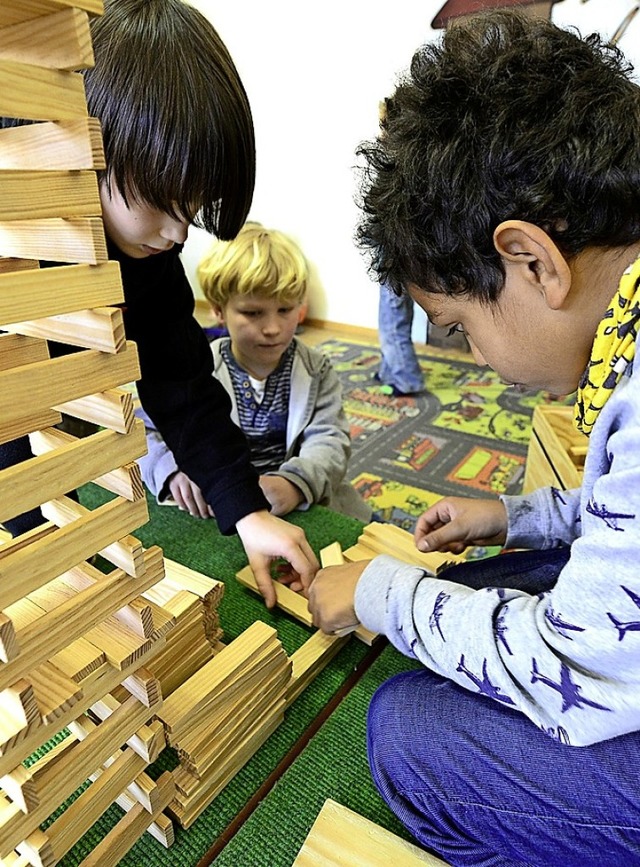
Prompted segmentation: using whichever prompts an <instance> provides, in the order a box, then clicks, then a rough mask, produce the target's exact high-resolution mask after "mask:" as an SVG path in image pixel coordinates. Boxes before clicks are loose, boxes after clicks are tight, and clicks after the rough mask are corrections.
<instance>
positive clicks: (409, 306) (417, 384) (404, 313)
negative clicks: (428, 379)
mask: <svg viewBox="0 0 640 867" xmlns="http://www.w3.org/2000/svg"><path fill="white" fill-rule="evenodd" d="M412 323H413V301H412V299H411V298H410V297H409V295H407V294H405V293H403V294H402V295H396V294H395V293H394V292H392V291H391V289H389V288H388V287H387V286H385V285H382V286H380V301H379V305H378V334H379V337H380V351H381V353H382V359H381V362H380V372H379V376H380V381H381V382H384V383H385V384H386V385H393V386H394V387H395V388H397V390H398V391H400V392H402V393H403V394H415V393H417V392H420V391H424V376H423V374H422V371H421V370H420V365H419V364H418V357H417V355H416V351H415V349H414V347H413V341H412V339H411V325H412Z"/></svg>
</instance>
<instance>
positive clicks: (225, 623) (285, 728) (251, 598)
mask: <svg viewBox="0 0 640 867" xmlns="http://www.w3.org/2000/svg"><path fill="white" fill-rule="evenodd" d="M111 496H112V495H111V494H108V493H107V492H106V491H104V490H103V489H102V488H98V487H97V486H95V485H86V486H85V487H83V488H82V489H81V490H80V500H81V502H82V503H83V505H85V506H87V507H88V508H96V507H97V506H98V505H100V504H102V503H103V502H106V501H107V500H108V499H110V498H111ZM148 502H149V516H150V520H149V523H147V524H145V525H144V526H142V527H140V528H138V529H137V530H135V531H134V532H133V535H134V536H135V537H136V538H137V539H140V541H141V542H142V543H143V544H144V545H145V546H146V547H149V546H151V545H160V547H161V548H162V549H163V550H164V553H165V556H167V557H169V558H170V559H173V560H177V561H178V562H180V563H183V564H184V565H186V566H189V567H190V568H192V569H195V570H197V571H199V572H202V573H203V574H205V575H210V576H211V577H212V578H216V579H218V580H220V581H223V582H224V583H225V594H224V598H223V601H222V604H221V606H220V609H219V612H220V622H221V626H222V628H223V629H224V636H223V641H225V643H228V642H230V641H232V640H233V639H234V638H236V637H237V636H238V635H239V634H240V633H241V632H243V631H244V630H245V629H246V628H247V627H248V626H250V625H251V623H253V622H254V621H255V620H262V621H264V622H265V623H268V624H270V625H272V626H273V627H274V628H275V629H277V631H278V636H279V638H280V640H281V642H282V644H283V646H284V648H285V650H286V652H287V654H288V655H291V654H292V653H293V652H294V651H295V650H297V648H298V647H300V646H301V645H302V644H303V643H304V642H305V641H306V640H307V639H308V638H309V636H310V635H311V634H312V631H313V630H311V629H309V628H307V627H305V626H304V625H302V624H301V623H298V622H297V621H295V620H293V619H292V618H291V617H289V616H288V615H287V614H284V613H283V612H281V611H278V610H275V611H269V610H268V609H267V608H266V607H265V606H264V604H263V602H262V600H261V598H260V597H258V596H256V595H254V594H253V593H251V592H250V591H248V590H246V589H245V588H243V587H242V586H241V585H240V584H239V582H238V581H237V580H236V578H235V574H236V572H237V571H238V570H240V569H241V568H242V567H243V566H245V565H246V555H245V553H244V549H243V548H242V545H241V543H240V540H239V539H238V538H237V536H231V537H225V536H222V535H221V534H220V533H219V532H218V530H217V527H216V524H215V521H211V520H207V521H203V520H199V519H196V518H192V517H191V516H189V515H188V514H186V513H183V512H180V510H179V509H177V508H175V507H169V506H158V505H156V503H155V501H154V500H153V499H151V498H148ZM291 523H294V524H296V525H298V526H300V527H303V529H304V530H305V533H306V535H307V538H308V540H309V543H310V544H311V546H312V547H313V549H314V550H315V551H316V553H317V552H318V551H319V550H320V548H323V547H324V546H325V545H329V544H330V543H331V542H334V541H335V540H339V541H340V542H341V544H342V546H343V548H347V547H349V546H350V545H352V544H354V543H355V541H356V539H357V537H358V536H359V535H360V533H361V531H362V526H363V525H362V524H361V523H360V522H359V521H356V520H355V519H353V518H349V517H346V516H344V515H340V514H337V513H335V512H332V511H330V510H329V509H325V508H323V507H321V506H314V507H312V508H311V509H309V511H308V512H297V513H295V514H294V515H293V516H291ZM370 650H371V649H370V648H368V647H367V646H366V645H364V644H362V643H361V642H359V641H357V640H355V639H352V640H351V641H350V642H349V643H348V644H347V645H346V646H345V647H344V648H343V649H342V650H341V651H340V652H339V653H338V654H337V656H336V657H334V659H333V660H332V661H331V662H330V663H329V665H328V666H327V667H326V668H325V669H324V670H323V671H322V672H321V673H320V674H319V675H318V677H317V678H316V679H315V680H314V681H313V682H312V683H311V684H310V685H309V687H307V689H306V690H305V691H304V692H303V693H302V694H301V695H300V697H299V698H298V699H297V700H296V702H294V704H293V705H292V706H291V708H289V709H288V710H287V712H286V714H285V719H284V722H283V724H282V725H280V726H279V727H278V728H277V729H276V731H275V732H274V733H273V734H272V735H271V737H270V738H269V739H268V741H266V743H265V744H264V745H263V746H262V747H261V748H260V749H259V750H258V752H257V753H256V754H255V755H254V756H253V757H252V758H251V759H250V760H249V762H248V763H247V764H246V765H245V766H244V768H243V769H242V770H241V771H240V772H239V773H238V774H237V775H236V776H235V777H234V779H233V780H232V781H231V782H230V783H229V784H228V785H227V786H226V788H225V789H224V790H223V791H222V792H221V793H220V794H219V795H218V797H217V798H216V799H215V800H214V801H213V802H212V804H210V805H209V807H207V809H206V810H205V811H204V812H203V813H202V814H201V815H200V817H199V818H198V819H197V820H196V821H195V822H194V824H193V825H192V826H191V827H190V828H189V829H188V830H187V831H185V830H183V829H182V828H180V826H179V825H178V824H177V823H174V824H175V826H176V842H175V844H174V845H173V846H172V847H171V848H170V849H165V848H164V847H163V846H161V845H160V843H158V842H157V841H156V840H154V839H153V838H152V837H151V836H150V835H149V834H145V835H144V836H143V837H142V838H141V839H140V840H139V841H138V842H137V843H136V845H135V846H134V847H133V848H132V849H131V850H130V852H129V853H128V854H127V855H126V856H125V857H124V858H123V859H122V860H121V862H120V863H121V864H122V865H123V867H142V865H144V867H174V865H175V867H189V865H195V864H197V862H198V861H199V859H200V858H202V856H203V855H204V854H205V853H206V851H207V849H208V848H209V847H210V846H211V844H212V843H213V841H214V840H215V839H216V838H217V837H218V836H219V835H220V834H221V833H222V832H223V831H224V830H225V828H226V827H227V826H228V825H229V824H230V823H231V822H233V820H234V819H235V817H236V816H237V814H238V813H239V812H240V811H241V810H242V808H243V807H244V806H245V804H246V803H247V801H249V800H250V798H251V797H252V795H253V794H254V793H255V792H256V791H257V790H258V789H259V788H260V786H261V785H262V783H263V782H264V781H265V780H266V779H267V778H268V776H269V775H270V774H271V772H272V771H273V770H274V769H275V768H276V767H277V765H278V764H279V762H280V761H281V760H282V759H283V758H284V757H285V756H286V755H287V753H288V752H289V751H290V750H291V749H292V748H293V747H294V746H295V744H296V742H297V741H298V740H299V739H300V738H301V737H302V736H303V735H304V733H305V731H306V730H307V729H308V727H309V726H310V725H311V724H312V723H313V721H314V720H315V719H316V717H317V716H318V715H319V714H320V713H321V712H322V711H323V709H324V708H325V707H326V705H327V704H328V702H329V701H330V700H331V698H332V696H333V695H334V694H335V693H336V692H337V691H338V690H339V689H340V687H341V686H342V685H343V684H344V682H345V681H346V680H347V678H348V677H349V676H350V675H351V674H352V672H353V671H354V669H355V668H356V666H358V664H359V663H360V662H361V660H363V658H364V657H365V655H366V654H367V653H368V652H370ZM176 764H177V759H176V756H175V753H174V752H173V751H172V750H170V749H167V750H165V751H164V752H163V754H162V755H161V756H160V758H159V759H158V761H157V762H156V763H155V764H154V765H153V766H152V768H151V769H150V770H149V773H150V775H151V776H153V777H157V776H159V774H160V773H161V772H162V771H163V770H165V769H171V768H173V767H175V765H176ZM122 815H123V813H122V811H121V810H120V808H119V807H117V806H112V807H111V808H110V809H109V810H108V811H107V812H106V813H105V814H104V815H103V816H102V818H101V819H100V820H99V821H98V822H97V823H96V825H94V826H93V828H92V829H91V831H90V832H89V833H87V834H86V835H85V836H84V837H83V838H82V840H80V841H79V842H78V843H77V844H76V846H75V847H74V848H73V849H72V850H71V851H70V852H69V853H68V854H67V855H66V856H65V858H64V859H63V860H62V861H61V862H60V863H61V864H62V865H64V867H72V865H73V867H75V865H77V864H79V863H80V862H81V861H82V859H83V858H85V857H86V856H87V855H88V854H89V852H90V851H91V850H92V849H93V848H94V846H95V845H96V844H97V843H98V842H99V841H100V840H101V839H102V837H103V836H104V835H105V834H107V833H108V831H109V830H110V829H111V828H112V827H113V825H114V824H115V823H116V822H117V821H118V820H119V819H120V818H121V817H122ZM241 863H242V862H237V863H236V865H235V867H240V865H241ZM246 864H247V867H248V864H249V862H246Z"/></svg>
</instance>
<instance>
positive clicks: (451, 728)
mask: <svg viewBox="0 0 640 867" xmlns="http://www.w3.org/2000/svg"><path fill="white" fill-rule="evenodd" d="M564 560H566V549H565V550H561V551H560V552H546V551H545V552H518V553H515V554H506V555H500V556H499V557H497V558H492V559H489V560H484V561H475V562H473V563H468V564H463V565H461V566H455V567H452V568H451V570H448V572H447V576H446V577H447V579H451V580H454V581H459V583H461V584H466V585H468V586H471V587H476V588H479V587H485V586H492V587H495V586H510V587H516V588H518V587H520V586H522V588H523V589H526V590H527V592H531V593H537V592H541V591H542V590H546V589H549V588H550V587H551V586H553V583H554V582H555V576H556V575H557V573H558V571H559V569H560V568H561V566H562V565H563V563H564ZM496 567H497V568H496ZM519 567H521V569H519ZM519 571H520V572H521V574H522V583H520V581H519V575H518V572H519ZM507 573H508V575H509V578H508V580H507V579H506V576H507ZM497 575H499V577H498V579H497V580H496V576H497ZM514 575H515V577H514ZM538 579H539V580H538ZM368 749H369V763H370V765H371V771H372V774H373V778H374V781H375V783H376V785H377V786H378V788H379V789H380V792H381V794H382V796H383V797H384V799H385V800H386V801H387V803H388V804H389V806H390V807H391V809H392V810H393V811H394V812H395V813H396V814H397V816H398V818H399V819H400V820H401V821H402V822H403V824H404V825H405V826H406V827H407V828H408V829H409V831H410V832H411V833H412V834H413V835H414V837H416V839H417V840H418V841H419V842H420V843H421V844H422V845H423V846H425V847H426V848H427V849H430V850H431V851H433V852H435V853H437V854H438V855H440V856H441V857H442V858H444V859H445V860H446V861H448V862H449V863H450V864H453V865H476V867H480V865H482V867H512V865H530V867H555V865H558V867H560V865H561V867H588V865H594V867H596V865H597V867H632V865H640V733H638V732H635V733H633V734H629V735H624V736H622V737H618V738H614V739H612V740H608V741H603V742H601V743H598V744H594V745H592V746H589V747H570V746H565V745H564V744H561V743H559V742H558V741H555V740H553V739H552V738H550V737H548V736H547V735H545V734H544V733H543V732H541V731H540V730H539V729H538V728H536V727H535V726H534V725H533V724H532V723H531V722H530V721H529V720H528V719H527V718H526V717H525V716H523V715H522V714H520V713H518V712H516V711H514V710H511V709H510V708H507V707H505V706H504V705H502V704H499V703H498V702H494V701H492V700H491V699H489V698H486V697H484V696H479V695H474V694H472V693H469V692H467V691H466V690H465V689H463V688H462V687H460V686H458V685H457V684H454V683H452V682H451V681H449V680H446V679H444V678H442V677H439V676H438V675H435V674H433V673H432V672H430V671H428V670H420V671H412V672H408V673H405V674H400V675H398V676H396V677H394V678H392V679H391V680H389V681H387V682H386V683H385V684H383V686H382V687H381V688H380V689H379V690H378V691H377V693H376V694H375V695H374V697H373V699H372V702H371V706H370V709H369V720H368Z"/></svg>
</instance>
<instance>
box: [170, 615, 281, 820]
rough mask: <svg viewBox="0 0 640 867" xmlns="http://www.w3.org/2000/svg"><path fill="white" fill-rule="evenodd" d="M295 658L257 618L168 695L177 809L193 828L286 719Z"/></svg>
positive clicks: (172, 807)
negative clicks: (176, 759)
mask: <svg viewBox="0 0 640 867" xmlns="http://www.w3.org/2000/svg"><path fill="white" fill-rule="evenodd" d="M291 671H292V663H291V660H290V659H289V657H288V656H287V654H286V653H285V651H284V649H283V648H282V645H281V644H280V641H279V640H278V636H277V633H276V631H275V629H273V628H272V627H271V626H267V624H265V623H261V622H260V621H257V622H256V623H253V624H252V625H251V626H250V627H249V628H248V629H246V630H245V631H244V632H243V633H242V634H241V635H239V636H238V638H236V639H235V640H234V641H232V642H231V643H230V644H228V645H227V646H226V647H224V648H223V649H222V650H221V651H220V652H219V653H217V654H216V656H215V657H214V658H213V659H212V660H211V661H210V662H209V663H207V664H206V665H205V666H203V667H202V668H201V669H199V670H198V671H197V672H196V673H195V674H194V675H193V676H192V677H190V678H189V679H188V680H187V681H185V682H184V683H183V684H182V685H181V686H179V687H178V688H177V689H176V690H175V691H174V692H173V694H172V695H171V696H170V697H169V698H167V699H166V701H165V702H164V705H163V707H162V708H161V710H159V711H158V717H159V718H160V719H161V720H162V722H163V724H164V726H165V731H166V737H167V740H168V742H169V743H170V744H171V745H172V746H173V747H174V748H175V749H176V750H177V751H178V756H179V758H180V764H181V767H180V768H179V769H178V770H176V771H175V772H174V777H175V782H176V788H177V793H176V799H175V801H174V802H173V804H172V805H171V808H170V809H171V812H172V813H173V814H174V815H175V816H176V818H177V819H178V821H179V822H180V824H181V825H182V826H183V827H185V828H188V827H189V826H190V825H191V823H192V822H193V821H194V820H195V819H196V818H197V817H198V816H199V815H200V813H201V812H202V810H203V809H204V808H205V807H206V806H207V805H208V804H209V803H210V802H211V801H212V800H213V798H215V796H216V795H217V794H218V793H219V792H220V791H221V790H222V789H223V788H224V786H225V785H226V784H227V782H228V781H229V780H230V779H231V778H232V777H233V776H235V774H236V773H237V772H238V771H239V770H240V768H241V767H242V766H243V765H244V764H245V762H246V761H247V759H248V758H249V757H250V756H251V755H253V753H254V752H255V750H256V749H257V748H258V747H259V746H260V745H261V744H262V743H263V742H264V741H265V740H266V739H267V738H268V737H269V735H270V734H271V733H272V732H273V731H274V729H275V728H276V727H277V726H278V725H279V724H280V723H281V722H282V719H283V717H284V711H285V707H286V703H287V692H288V689H289V685H290V682H291Z"/></svg>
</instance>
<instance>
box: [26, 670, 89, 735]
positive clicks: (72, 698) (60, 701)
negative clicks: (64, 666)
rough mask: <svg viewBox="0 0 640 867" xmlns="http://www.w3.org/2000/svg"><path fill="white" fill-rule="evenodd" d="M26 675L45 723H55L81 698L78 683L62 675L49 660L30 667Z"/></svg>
mask: <svg viewBox="0 0 640 867" xmlns="http://www.w3.org/2000/svg"><path fill="white" fill-rule="evenodd" d="M28 677H29V680H30V681H31V685H32V686H33V692H34V694H35V697H36V701H37V702H38V707H39V709H40V714H41V716H42V721H43V723H45V724H48V723H55V721H56V720H58V719H60V717H61V716H63V714H65V713H66V712H67V711H69V710H71V709H72V708H73V707H74V706H75V705H77V703H78V702H79V701H80V699H81V698H82V695H83V693H82V690H81V689H80V687H79V686H78V684H77V683H75V682H74V681H72V680H71V679H70V678H68V677H66V676H65V675H63V674H62V672H61V671H60V670H59V669H57V668H56V666H55V665H53V664H52V663H51V662H43V663H42V664H41V665H39V666H38V667H37V668H33V669H31V671H30V672H29V675H28Z"/></svg>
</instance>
